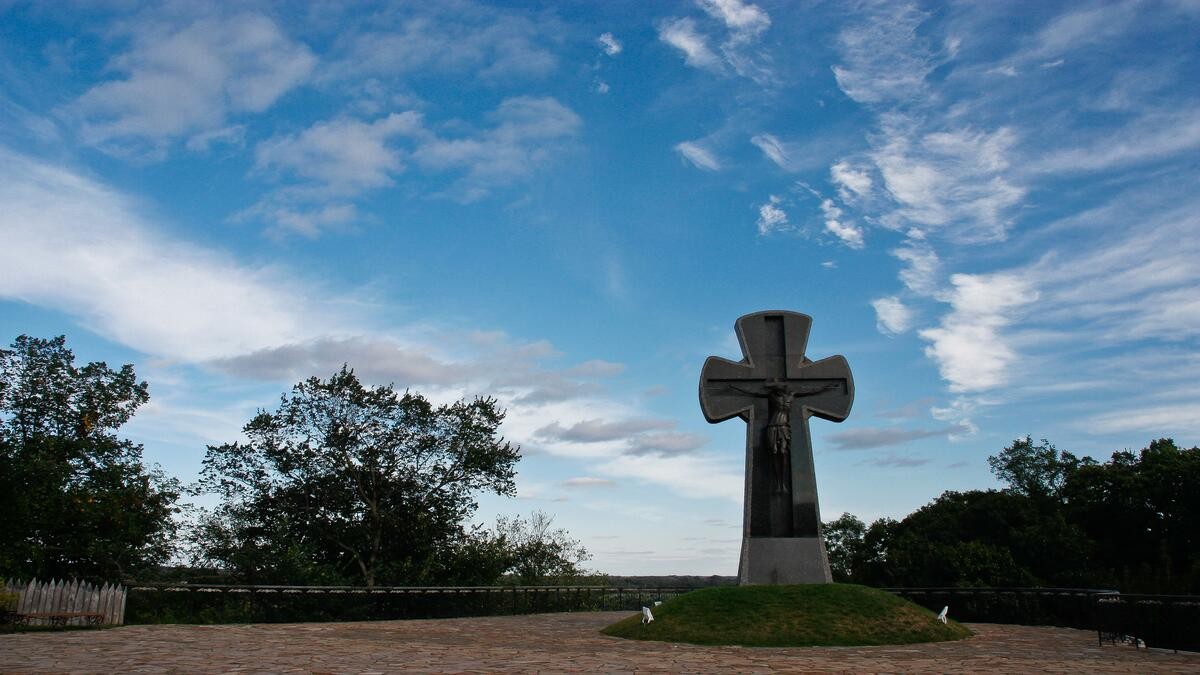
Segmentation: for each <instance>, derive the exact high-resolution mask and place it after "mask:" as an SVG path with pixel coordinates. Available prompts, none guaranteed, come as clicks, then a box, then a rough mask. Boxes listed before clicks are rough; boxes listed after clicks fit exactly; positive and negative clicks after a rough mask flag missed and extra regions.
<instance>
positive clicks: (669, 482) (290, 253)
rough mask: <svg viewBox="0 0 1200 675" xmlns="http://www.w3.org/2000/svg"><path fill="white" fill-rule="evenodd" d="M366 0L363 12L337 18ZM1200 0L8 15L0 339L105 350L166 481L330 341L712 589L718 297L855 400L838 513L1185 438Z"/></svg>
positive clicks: (1192, 322) (562, 510)
mask: <svg viewBox="0 0 1200 675" xmlns="http://www.w3.org/2000/svg"><path fill="white" fill-rule="evenodd" d="M347 4H350V3H347ZM1198 36H1200V4H1197V3H1195V2H1185V1H1182V0H1180V1H1178V2H1156V3H1155V2H1104V3H1086V2H1063V3H1019V4H1015V5H1014V4H1010V3H920V4H917V3H905V2H887V3H872V2H859V3H841V2H778V3H776V2H759V3H757V4H751V3H748V2H742V1H741V0H697V1H695V2H677V3H669V2H656V3H626V2H611V3H554V4H545V5H541V4H534V3H505V4H501V5H487V4H476V3H473V2H446V3H410V4H399V3H395V4H376V5H363V4H357V3H356V4H354V6H353V8H352V9H348V8H343V7H340V6H339V4H338V3H313V4H311V5H303V4H300V3H279V4H272V3H262V2H247V3H236V5H230V4H228V3H219V4H215V5H212V6H207V7H206V6H203V5H202V4H200V3H193V2H183V3H166V4H158V5H149V6H143V5H139V4H137V3H107V4H99V5H94V4H73V3H44V4H32V5H30V4H26V3H11V2H7V3H0V235H2V243H0V329H2V331H0V332H2V333H3V334H4V336H6V337H4V341H5V342H8V341H10V340H11V339H12V338H14V337H16V336H17V335H19V334H22V333H26V334H31V335H37V336H44V337H49V336H52V335H57V334H66V335H67V336H68V338H69V341H70V344H71V345H72V346H73V347H74V349H75V350H76V353H77V356H78V357H79V358H80V359H82V360H105V361H107V362H109V363H110V364H114V363H125V362H132V363H134V364H135V365H136V367H137V370H138V373H139V374H140V375H141V376H142V377H143V378H145V379H146V380H148V381H149V383H150V391H151V402H150V404H148V405H147V406H146V407H145V408H143V410H142V411H141V412H140V413H139V414H138V416H137V417H136V418H135V420H134V421H133V422H132V423H131V424H130V425H129V426H128V427H127V428H126V429H125V431H126V432H127V434H128V435H129V436H130V437H132V438H134V439H136V440H137V441H139V442H141V443H143V444H144V445H145V455H146V458H147V459H148V460H150V461H151V462H156V463H159V464H161V465H162V467H163V468H164V469H166V470H167V471H168V472H170V473H173V474H175V475H178V476H180V477H181V478H184V479H185V480H190V479H191V478H193V477H195V475H196V473H197V471H198V469H199V466H200V461H201V459H202V457H203V454H204V448H205V445H206V444H209V443H224V442H229V441H233V440H236V439H238V438H239V437H240V427H241V425H242V424H244V423H245V422H246V421H247V420H248V419H249V418H250V416H251V415H252V414H253V412H254V411H255V410H256V409H258V408H260V407H271V406H273V405H274V404H275V402H276V401H277V400H278V396H279V394H280V393H281V392H283V391H285V390H286V389H288V388H289V387H290V386H291V385H292V384H294V383H295V382H297V381H298V380H300V379H302V378H304V377H307V376H310V375H319V376H322V377H327V376H328V375H330V374H332V373H333V372H334V371H335V370H336V369H337V368H338V367H339V366H340V365H341V364H342V363H343V362H348V363H349V364H350V365H351V366H352V367H354V368H355V369H356V370H357V371H358V372H359V374H360V375H362V376H363V377H364V379H366V380H367V381H369V382H372V383H389V382H392V383H395V384H396V385H397V386H398V387H401V388H403V387H411V388H414V389H416V390H419V391H421V392H423V393H425V394H426V395H428V396H430V397H431V398H433V399H435V400H439V401H449V400H453V399H455V398H458V397H461V396H473V395H478V394H487V395H494V396H497V397H498V398H499V399H500V400H501V401H502V402H503V403H504V405H505V406H507V408H508V410H509V417H508V420H507V422H506V426H505V433H506V434H507V436H508V438H510V439H511V440H514V441H516V442H519V443H520V444H521V445H522V447H523V448H524V450H525V456H524V458H523V459H522V461H521V463H520V465H519V471H520V475H519V479H518V484H519V497H518V498H517V499H498V498H486V499H484V500H483V502H482V508H481V510H480V513H479V516H478V518H479V520H480V521H482V522H490V521H491V520H492V519H493V518H494V517H495V516H496V515H498V514H518V513H528V512H529V511H531V510H533V509H544V510H547V511H549V512H551V513H554V514H556V516H557V521H556V522H557V523H558V524H559V525H562V526H564V527H566V528H568V529H569V530H570V531H571V532H572V533H573V534H574V535H575V536H577V537H578V538H580V539H581V540H582V541H583V543H584V544H585V545H586V546H587V547H588V548H589V549H590V550H591V551H592V552H593V554H594V556H595V557H594V560H593V561H592V563H591V565H592V566H593V567H594V568H596V569H600V570H603V571H606V572H610V573H619V574H666V573H686V574H733V573H735V572H736V567H737V551H738V545H739V541H740V531H741V522H740V519H741V491H742V480H743V478H742V475H743V474H742V469H743V467H742V461H743V449H742V444H743V440H744V425H742V424H741V423H739V422H737V421H729V422H726V423H723V424H720V425H715V426H712V425H708V424H706V423H705V422H704V419H703V417H702V415H701V413H700V409H699V405H698V402H697V396H696V386H697V381H698V378H699V372H700V367H701V365H702V364H703V362H704V359H705V358H706V357H707V356H709V355H714V354H715V355H720V356H726V357H732V358H738V357H739V356H740V355H739V353H738V348H737V344H736V339H735V337H734V334H733V322H734V320H735V319H736V318H737V317H738V316H740V315H742V314H745V313H748V312H753V311H758V310H762V309H789V310H794V311H799V312H804V313H807V314H809V315H811V316H812V317H813V320H814V321H813V331H812V335H811V339H810V342H809V352H808V353H809V355H810V356H811V357H813V358H822V357H824V356H828V355H831V354H843V355H845V356H846V358H847V359H848V360H849V362H850V365H851V368H852V369H853V372H854V377H855V381H856V389H857V399H856V402H855V405H854V410H853V412H852V414H851V416H850V418H849V419H848V420H847V421H845V422H844V423H842V424H840V425H837V424H831V423H828V422H824V421H821V420H814V421H813V423H812V432H813V440H814V446H815V458H816V464H817V471H818V485H819V488H820V497H821V507H822V513H823V516H824V517H825V518H826V519H829V518H833V517H835V516H837V515H838V514H840V513H842V512H843V511H850V512H852V513H855V514H857V515H859V516H860V517H863V518H864V519H868V520H869V519H872V518H875V517H879V516H891V517H902V516H904V515H905V514H907V513H909V512H911V511H912V510H913V509H915V508H917V507H919V506H921V505H922V504H924V503H926V502H928V501H929V500H931V499H932V498H934V497H935V496H937V495H938V494H940V493H941V492H942V491H943V490H948V489H958V490H963V489H974V488H986V487H991V486H994V485H995V483H994V481H993V479H992V478H991V476H990V474H989V473H988V470H987V465H986V457H987V456H988V455H989V454H994V453H995V452H997V451H998V450H1000V449H1001V448H1003V447H1004V446H1005V445H1007V444H1008V443H1010V442H1011V441H1012V440H1013V439H1014V438H1016V437H1018V436H1024V435H1026V434H1030V435H1032V436H1034V437H1035V438H1041V437H1045V438H1048V439H1050V440H1051V441H1052V442H1054V443H1055V444H1056V445H1058V446H1059V447H1060V448H1063V449H1067V450H1071V451H1073V452H1075V453H1077V454H1085V455H1091V456H1094V457H1096V458H1098V459H1105V458H1107V457H1108V455H1109V454H1110V453H1111V452H1113V451H1114V450H1120V449H1125V448H1129V449H1135V450H1136V449H1138V448H1141V447H1144V446H1145V445H1146V443H1147V442H1148V441H1150V440H1151V439H1152V438H1157V437H1161V436H1172V437H1174V438H1175V439H1176V440H1177V441H1179V442H1181V443H1185V444H1187V445H1189V446H1190V445H1193V444H1196V443H1197V442H1200V386H1198V385H1197V382H1200V352H1198V351H1197V349H1196V348H1197V342H1198V340H1197V336H1198V335H1200V263H1198V262H1197V260H1200V236H1197V233H1200V216H1198V214H1200V184H1198V183H1200V181H1198V177H1200V153H1198V152H1197V151H1198V149H1200V88H1198V87H1197V83H1198V82H1200V65H1198V64H1200V49H1198V46H1200V45H1198V42H1200V38H1198Z"/></svg>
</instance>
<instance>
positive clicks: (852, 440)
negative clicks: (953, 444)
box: [829, 426, 963, 450]
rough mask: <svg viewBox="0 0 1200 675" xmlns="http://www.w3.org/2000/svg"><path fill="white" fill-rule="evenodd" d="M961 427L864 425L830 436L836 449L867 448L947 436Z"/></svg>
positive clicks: (958, 431)
mask: <svg viewBox="0 0 1200 675" xmlns="http://www.w3.org/2000/svg"><path fill="white" fill-rule="evenodd" d="M962 431H963V429H962V428H961V427H957V426H955V427H943V428H940V429H897V428H893V427H862V428H859V429H850V430H848V431H841V432H838V433H835V434H832V435H830V436H829V440H830V441H832V442H833V447H834V449H835V450H865V449H868V448H881V447H884V446H888V445H903V444H905V443H910V442H912V441H916V440H920V439H923V438H945V437H947V436H948V435H950V434H953V433H960V432H962Z"/></svg>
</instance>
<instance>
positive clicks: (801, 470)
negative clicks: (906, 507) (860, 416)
mask: <svg viewBox="0 0 1200 675" xmlns="http://www.w3.org/2000/svg"><path fill="white" fill-rule="evenodd" d="M811 326H812V318H811V317H809V316H806V315H804V314H798V313H796V312H784V311H770V312H757V313H754V314H747V315H746V316H743V317H741V318H740V319H738V320H737V323H736V324H735V325H734V329H735V330H736V332H737V336H738V341H739V342H740V343H741V346H742V356H743V358H742V360H741V361H730V360H729V359H723V358H720V357H716V356H710V357H708V360H707V361H705V362H704V371H703V372H702V373H701V374H700V408H701V409H702V410H703V411H704V418H705V419H707V420H708V421H709V422H711V423H713V424H715V423H717V422H722V421H724V420H727V419H729V418H731V417H741V418H742V419H743V420H745V421H746V496H745V510H744V514H743V524H742V554H741V561H740V564H739V567H738V580H739V582H740V583H742V584H803V583H828V582H830V581H831V580H832V579H831V577H830V574H829V559H828V557H827V555H826V553H825V543H824V541H823V540H822V538H821V514H820V510H819V509H818V506H817V481H816V475H815V474H814V472H813V459H812V444H811V442H810V441H809V436H808V418H809V416H810V415H816V416H817V417H821V418H823V419H827V420H831V421H833V422H841V421H842V420H844V419H846V417H847V416H848V415H849V414H850V406H851V405H852V404H853V403H854V380H853V378H852V377H851V375H850V366H849V364H847V363H846V359H845V357H842V356H830V357H828V358H824V359H821V360H820V361H812V360H810V359H808V358H807V357H805V356H804V348H805V346H806V345H807V343H808V331H809V328H810V327H811Z"/></svg>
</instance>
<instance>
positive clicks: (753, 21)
mask: <svg viewBox="0 0 1200 675" xmlns="http://www.w3.org/2000/svg"><path fill="white" fill-rule="evenodd" d="M696 1H697V4H699V5H700V8H701V9H703V10H704V11H705V12H707V13H708V15H709V16H711V17H713V18H714V19H718V20H720V21H721V22H722V23H724V24H725V26H726V27H727V28H729V30H730V31H732V32H733V33H734V35H736V36H739V38H740V39H748V38H750V37H757V36H758V35H759V34H761V33H762V32H763V31H765V30H767V29H768V28H770V27H771V17H770V16H768V15H767V13H766V12H765V11H764V10H763V9H762V8H761V7H759V6H758V5H755V4H751V3H745V2H742V1H741V0H696Z"/></svg>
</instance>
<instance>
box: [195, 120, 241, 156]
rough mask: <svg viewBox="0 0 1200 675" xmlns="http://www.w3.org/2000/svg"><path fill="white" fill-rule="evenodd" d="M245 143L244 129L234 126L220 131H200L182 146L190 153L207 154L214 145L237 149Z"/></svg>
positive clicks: (238, 125) (239, 125)
mask: <svg viewBox="0 0 1200 675" xmlns="http://www.w3.org/2000/svg"><path fill="white" fill-rule="evenodd" d="M245 142H246V127H245V126H244V125H241V124H235V125H232V126H228V127H222V128H220V129H212V130H210V131H202V132H200V133H198V134H196V135H195V136H192V137H191V138H189V139H188V141H187V144H186V145H185V146H184V147H186V148H187V149H188V150H191V151H192V152H208V150H209V148H211V147H212V146H213V145H214V144H218V143H219V144H224V145H232V146H236V147H238V148H240V147H242V145H244V144H245Z"/></svg>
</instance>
